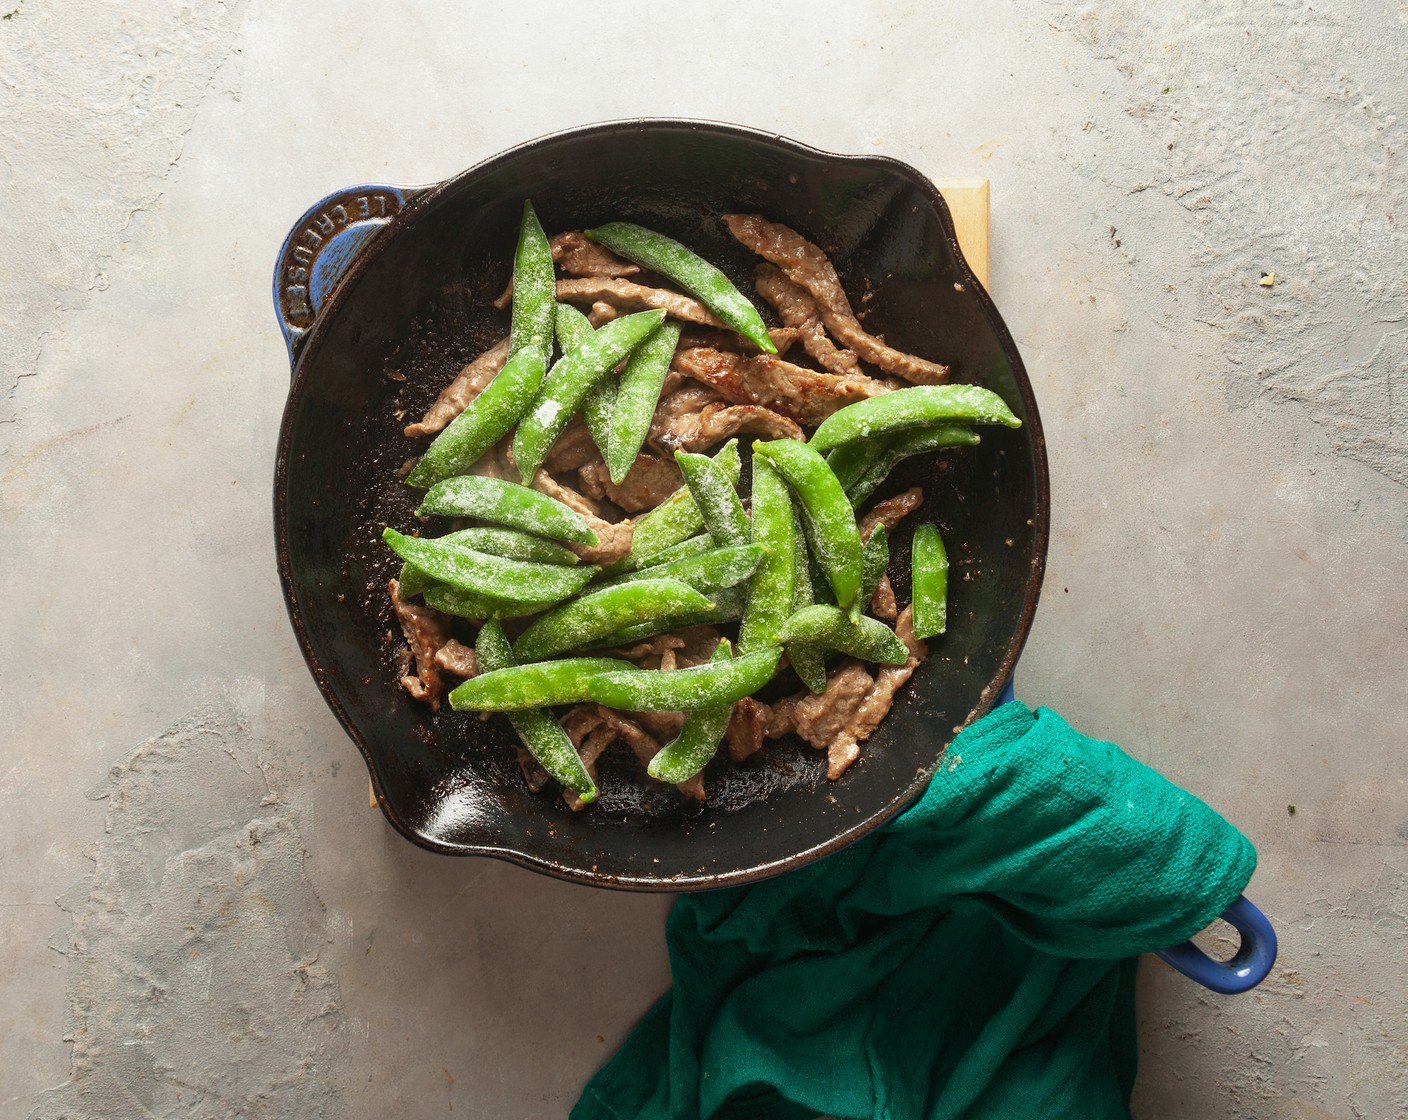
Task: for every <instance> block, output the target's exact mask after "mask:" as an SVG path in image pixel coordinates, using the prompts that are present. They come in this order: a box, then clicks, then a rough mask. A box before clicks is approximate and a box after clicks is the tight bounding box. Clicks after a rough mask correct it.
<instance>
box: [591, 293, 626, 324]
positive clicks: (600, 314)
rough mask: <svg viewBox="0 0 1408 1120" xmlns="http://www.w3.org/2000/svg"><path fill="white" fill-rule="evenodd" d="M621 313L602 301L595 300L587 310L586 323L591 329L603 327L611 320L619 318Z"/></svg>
mask: <svg viewBox="0 0 1408 1120" xmlns="http://www.w3.org/2000/svg"><path fill="white" fill-rule="evenodd" d="M620 316H621V313H620V312H619V311H617V310H616V308H615V307H614V306H612V305H611V304H609V303H607V302H606V301H605V300H604V299H599V300H597V301H596V302H595V303H594V304H592V305H591V307H590V308H588V310H587V322H589V323H590V324H591V325H592V326H593V327H598V328H599V327H603V326H605V325H606V324H607V323H609V322H611V320H612V319H618V318H620Z"/></svg>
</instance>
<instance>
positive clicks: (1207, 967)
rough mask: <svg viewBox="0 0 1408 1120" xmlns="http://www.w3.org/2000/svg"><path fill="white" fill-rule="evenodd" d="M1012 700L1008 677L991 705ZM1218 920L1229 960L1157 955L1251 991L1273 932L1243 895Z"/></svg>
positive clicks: (1174, 952)
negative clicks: (1232, 947)
mask: <svg viewBox="0 0 1408 1120" xmlns="http://www.w3.org/2000/svg"><path fill="white" fill-rule="evenodd" d="M1015 698H1016V696H1015V693H1014V691H1013V688H1012V680H1011V679H1010V678H1009V679H1008V681H1007V683H1006V684H1005V685H1003V686H1002V691H1001V692H1000V693H999V694H998V697H997V703H996V704H994V705H993V706H994V707H1001V706H1002V705H1003V704H1006V703H1007V702H1008V701H1010V700H1013V699H1015ZM1222 920H1223V921H1224V922H1226V923H1227V924H1228V925H1230V926H1231V927H1232V928H1233V929H1235V930H1236V931H1237V932H1238V933H1240V934H1241V935H1242V943H1241V945H1240V946H1238V948H1237V952H1236V954H1234V955H1233V957H1232V959H1231V960H1229V961H1215V960H1213V959H1212V958H1211V957H1210V956H1208V955H1207V954H1206V953H1204V952H1203V951H1202V950H1201V949H1199V948H1198V947H1197V946H1196V945H1194V944H1193V943H1192V942H1191V941H1185V942H1183V943H1182V944H1181V945H1175V946H1173V947H1172V948H1171V949H1160V950H1159V952H1158V955H1159V956H1160V957H1162V958H1163V959H1164V960H1165V961H1167V962H1168V963H1169V964H1170V965H1172V966H1173V967H1174V968H1176V969H1177V970H1178V971H1179V972H1181V973H1183V975H1184V976H1186V977H1188V979H1190V980H1192V981H1194V982H1195V983H1198V984H1201V985H1202V986H1203V987H1205V988H1207V989H1209V990H1211V991H1214V992H1220V993H1221V994H1223V995H1226V996H1234V995H1237V994H1238V993H1240V992H1249V991H1251V990H1252V989H1253V988H1255V987H1256V986H1257V985H1258V984H1260V983H1261V982H1262V981H1263V980H1265V979H1266V978H1267V976H1269V975H1270V974H1271V967H1272V965H1274V964H1275V963H1276V931H1275V929H1273V928H1272V926H1271V922H1270V921H1269V920H1268V919H1267V917H1266V915H1265V914H1263V913H1262V912H1261V911H1260V910H1258V909H1257V908H1256V907H1255V906H1253V905H1252V903H1251V901H1250V900H1249V899H1248V898H1247V896H1246V895H1241V896H1240V897H1238V899H1237V901H1236V902H1234V903H1233V904H1232V905H1231V906H1229V907H1228V908H1227V909H1226V910H1224V911H1223V912H1222Z"/></svg>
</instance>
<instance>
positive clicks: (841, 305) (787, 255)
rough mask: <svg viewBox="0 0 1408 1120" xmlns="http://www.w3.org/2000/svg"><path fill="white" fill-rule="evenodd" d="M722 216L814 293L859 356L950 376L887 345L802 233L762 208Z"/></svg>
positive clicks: (919, 377)
mask: <svg viewBox="0 0 1408 1120" xmlns="http://www.w3.org/2000/svg"><path fill="white" fill-rule="evenodd" d="M724 221H725V222H727V223H728V228H729V231H730V232H731V233H732V234H733V236H734V237H736V238H737V239H738V240H739V241H741V242H742V243H743V244H744V245H746V246H748V248H750V249H752V250H753V251H754V252H755V253H757V254H758V255H759V256H761V257H763V258H764V259H765V260H769V261H771V262H772V263H773V264H775V265H777V267H778V268H780V269H781V270H782V273H783V275H784V276H786V277H787V279H788V280H791V281H792V283H794V284H797V285H800V286H801V287H803V288H805V289H806V290H807V292H808V293H810V295H811V297H812V298H813V299H814V300H816V305H817V311H818V313H819V314H820V316H821V321H822V322H823V323H825V324H826V329H827V330H829V331H830V332H831V333H832V334H833V335H834V336H835V337H836V339H837V340H838V341H839V342H841V343H842V344H843V345H845V346H848V347H850V349H851V350H853V351H854V352H855V353H856V354H857V355H858V356H859V357H861V358H864V359H865V360H866V361H867V362H872V363H874V364H875V365H877V366H879V367H880V368H881V369H882V370H884V371H885V372H886V373H893V374H894V375H895V376H897V377H903V378H904V379H905V380H906V381H914V382H917V383H918V384H921V385H932V384H936V383H938V382H942V381H947V380H948V375H949V369H948V367H947V366H944V365H940V364H938V363H937V362H930V361H926V360H925V359H923V358H917V357H915V356H914V355H913V354H906V353H904V352H903V351H900V350H896V349H894V348H893V347H891V346H886V345H885V343H884V342H883V341H882V340H880V339H878V338H876V337H875V336H874V335H872V334H869V333H868V332H867V331H866V330H865V328H864V327H862V326H861V325H860V320H858V319H857V318H856V316H855V312H854V311H852V310H851V304H850V301H849V300H848V299H847V298H846V293H845V290H844V289H843V288H842V287H841V279H840V277H839V276H837V275H836V269H835V268H834V267H832V264H831V262H830V261H829V260H827V259H826V254H825V253H823V252H822V251H821V250H820V249H819V248H817V247H816V246H815V245H813V244H812V243H811V242H810V241H808V240H807V239H806V238H805V237H803V236H802V235H801V234H799V233H797V232H796V231H795V230H791V229H788V228H787V227H786V226H783V225H778V224H777V223H775V222H769V221H767V220H766V219H765V218H763V216H762V215H761V214H725V215H724Z"/></svg>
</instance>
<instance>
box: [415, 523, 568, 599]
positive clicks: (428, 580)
mask: <svg viewBox="0 0 1408 1120" xmlns="http://www.w3.org/2000/svg"><path fill="white" fill-rule="evenodd" d="M435 540H437V541H439V542H440V543H441V544H454V545H459V546H460V547H461V548H472V549H474V551H475V552H488V553H491V554H492V555H494V556H502V557H504V558H505V559H507V560H533V561H536V562H537V563H539V564H567V565H569V566H570V565H573V564H576V563H578V562H579V560H578V556H577V554H576V553H575V552H573V551H572V550H571V549H570V548H564V547H563V546H562V545H560V544H558V543H557V542H556V541H550V540H545V539H544V538H543V537H535V536H533V535H532V534H530V533H520V532H519V531H518V530H517V529H500V528H498V527H496V526H489V525H481V526H476V527H474V528H472V529H460V530H458V531H457V532H454V533H446V534H445V535H444V536H443V537H436V538H435ZM397 579H398V581H399V582H400V584H401V598H403V599H405V598H407V597H409V596H411V595H419V594H420V593H421V592H423V591H425V590H426V588H428V587H432V586H435V585H436V583H437V581H436V580H435V579H434V578H433V577H431V576H429V575H426V573H425V572H423V571H421V570H420V569H419V568H417V567H416V566H415V565H414V564H402V565H401V574H400V576H398V577H397ZM451 613H458V612H451ZM466 617H469V618H478V617H483V616H479V615H468V616H466Z"/></svg>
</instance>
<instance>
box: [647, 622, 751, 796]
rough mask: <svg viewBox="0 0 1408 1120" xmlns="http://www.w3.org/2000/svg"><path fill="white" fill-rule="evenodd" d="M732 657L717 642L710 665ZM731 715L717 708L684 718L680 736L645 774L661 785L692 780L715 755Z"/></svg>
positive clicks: (726, 707)
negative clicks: (660, 782) (658, 781)
mask: <svg viewBox="0 0 1408 1120" xmlns="http://www.w3.org/2000/svg"><path fill="white" fill-rule="evenodd" d="M731 656H732V653H731V652H730V650H729V648H728V640H727V639H724V640H723V641H721V642H719V645H718V648H717V649H715V650H714V656H713V658H712V659H711V660H712V661H716V662H717V661H727V660H729V658H730V657H731ZM732 715H733V705H732V704H720V705H719V706H718V707H717V708H702V709H700V710H699V711H697V712H690V713H688V714H687V715H686V716H685V717H684V725H683V726H682V727H681V728H680V733H679V734H678V735H677V736H675V738H674V739H672V740H671V741H670V742H668V743H666V744H665V746H664V747H662V748H661V750H660V752H659V753H658V754H657V755H656V756H655V757H654V758H652V759H651V760H650V763H649V765H648V766H647V767H646V772H647V773H648V774H649V775H650V776H651V777H652V778H657V779H659V780H660V781H662V782H683V781H688V780H689V779H690V778H692V777H694V775H695V774H697V773H699V771H701V770H703V769H704V767H705V766H707V765H708V764H709V760H710V759H711V758H713V757H714V755H715V754H716V753H718V749H719V744H720V743H721V742H723V738H724V732H725V731H726V730H727V729H728V721H729V718H730V717H731V716H732Z"/></svg>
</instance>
